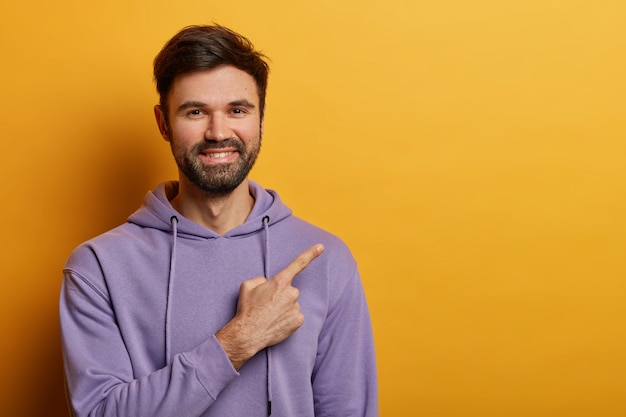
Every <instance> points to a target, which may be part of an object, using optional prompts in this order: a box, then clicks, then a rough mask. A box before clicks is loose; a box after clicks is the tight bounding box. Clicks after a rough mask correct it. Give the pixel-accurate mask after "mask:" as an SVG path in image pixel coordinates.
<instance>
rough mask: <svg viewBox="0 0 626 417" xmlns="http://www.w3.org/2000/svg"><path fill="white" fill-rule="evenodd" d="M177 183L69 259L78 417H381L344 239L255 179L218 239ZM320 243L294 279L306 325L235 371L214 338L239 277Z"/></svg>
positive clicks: (66, 339)
mask: <svg viewBox="0 0 626 417" xmlns="http://www.w3.org/2000/svg"><path fill="white" fill-rule="evenodd" d="M177 187H178V184H177V183H176V182H169V183H164V184H161V185H160V186H159V187H158V188H157V189H155V190H154V191H153V192H149V193H148V194H147V195H146V197H145V200H144V204H143V205H142V207H141V208H139V210H137V211H136V212H135V213H134V214H132V215H131V216H130V217H129V219H128V222H127V223H125V224H123V225H121V226H119V227H117V228H115V229H113V230H111V231H109V232H107V233H104V234H103V235H101V236H98V237H96V238H94V239H92V240H90V241H88V242H86V243H84V244H82V245H80V246H79V247H78V248H77V249H76V250H74V252H73V253H72V254H71V255H70V257H69V259H68V261H67V264H66V266H65V268H64V281H63V288H62V291H61V300H60V318H61V333H62V343H63V357H64V363H65V373H66V378H67V384H68V389H69V394H70V400H71V408H72V410H73V412H74V413H75V415H76V416H80V417H82V416H116V417H123V416H132V417H160V416H176V417H196V416H220V417H236V416H245V417H253V416H267V415H268V413H269V412H270V410H271V415H272V416H276V417H306V416H377V415H378V398H377V377H376V364H375V354H374V345H373V337H372V330H371V323H370V318H369V313H368V309H367V303H366V300H365V295H364V292H363V288H362V285H361V281H360V278H359V273H358V270H357V266H356V263H355V261H354V259H353V258H352V256H351V254H350V252H349V250H348V248H347V247H346V246H345V244H344V243H343V242H341V241H340V240H339V239H338V238H336V237H335V236H333V235H331V234H329V233H327V232H325V231H323V230H321V229H319V228H316V227H314V226H312V225H310V224H308V223H306V222H304V221H302V220H301V219H299V218H297V217H295V216H293V215H292V214H291V210H290V209H289V208H288V207H287V206H285V205H284V204H283V203H282V202H281V201H280V199H279V197H278V195H277V194H276V193H275V192H273V191H271V190H265V189H263V188H261V187H260V186H259V185H258V184H256V183H254V182H250V191H251V193H252V195H253V196H254V197H255V205H254V208H253V210H252V212H251V213H250V215H249V217H248V219H247V220H246V222H245V223H244V224H242V225H241V226H238V227H236V228H234V229H232V230H231V231H229V232H228V233H227V234H225V235H224V236H220V235H218V234H216V233H214V232H212V231H211V230H209V229H207V228H205V227H202V226H200V225H198V224H197V223H194V222H192V221H191V220H189V219H186V218H184V217H183V216H181V215H180V214H179V213H178V212H176V211H175V210H174V209H173V208H172V206H171V204H170V203H169V201H168V198H167V195H168V194H169V195H174V194H175V193H176V192H177ZM316 243H323V244H324V246H325V248H326V250H325V251H324V253H323V254H322V255H320V256H319V257H318V258H317V259H315V260H314V261H313V262H312V263H311V264H310V265H309V266H308V267H307V268H306V269H305V270H304V271H303V272H301V273H300V274H299V275H298V276H297V277H296V278H295V280H294V284H293V285H294V286H295V287H297V288H298V289H299V290H300V298H299V300H298V301H299V303H300V305H301V309H302V312H303V314H304V317H305V322H304V325H303V326H302V327H301V328H299V329H298V330H297V331H296V332H295V333H294V334H292V335H291V336H290V337H289V338H287V339H286V340H285V341H283V342H281V343H279V344H277V345H274V346H272V347H271V348H268V349H265V350H263V351H261V352H259V353H257V354H256V355H255V356H254V357H253V358H252V359H250V360H249V361H248V362H247V363H246V364H245V365H244V366H243V367H242V368H241V369H240V370H239V372H237V371H235V369H234V368H233V366H232V365H231V363H230V361H229V359H228V357H227V356H226V353H225V352H224V350H223V349H222V347H221V345H220V344H219V343H218V342H217V339H216V338H215V336H214V335H215V333H216V332H217V331H218V330H219V329H220V328H221V327H223V326H224V325H225V324H226V323H227V322H228V321H230V319H232V318H233V316H234V314H235V310H236V306H237V299H238V295H239V286H240V284H241V283H242V282H243V281H245V280H247V279H250V278H254V277H257V276H265V277H268V278H269V277H271V276H273V275H274V274H276V273H277V272H278V271H280V270H282V269H283V268H285V267H286V266H287V265H288V264H289V263H290V262H291V261H292V260H293V259H294V258H295V257H296V256H297V255H298V254H299V253H301V252H302V251H303V250H305V249H306V248H308V247H309V246H311V245H313V244H316Z"/></svg>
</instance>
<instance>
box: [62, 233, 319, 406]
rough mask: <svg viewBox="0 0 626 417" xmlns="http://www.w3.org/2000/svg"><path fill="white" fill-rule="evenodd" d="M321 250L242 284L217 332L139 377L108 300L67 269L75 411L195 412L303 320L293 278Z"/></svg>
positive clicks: (67, 350) (65, 317) (68, 353)
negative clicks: (230, 313)
mask: <svg viewBox="0 0 626 417" xmlns="http://www.w3.org/2000/svg"><path fill="white" fill-rule="evenodd" d="M322 250H323V247H322V246H321V245H316V246H313V247H311V248H309V249H308V250H307V251H305V252H303V253H302V254H301V255H300V256H298V257H297V258H296V259H295V260H294V262H293V263H292V264H291V265H289V266H288V267H287V268H286V269H285V270H283V271H281V272H279V273H278V274H277V275H276V276H275V277H274V278H273V279H271V280H265V278H254V279H252V280H249V281H248V282H247V283H244V284H243V285H242V289H241V292H240V300H239V304H238V310H237V314H236V315H235V317H234V318H233V319H232V320H231V322H229V323H228V324H227V325H226V326H224V328H223V329H222V330H220V331H219V332H218V334H217V335H216V336H213V337H210V338H208V339H207V340H205V341H204V342H202V343H201V344H200V345H199V346H197V347H196V348H194V349H193V350H191V351H189V352H185V353H180V354H177V355H174V356H173V358H172V361H171V363H169V364H167V365H166V366H165V367H163V368H162V369H159V370H157V371H155V372H152V373H150V374H149V375H145V376H143V377H140V378H135V376H134V375H133V368H134V366H133V364H132V363H131V361H130V357H129V355H128V352H127V351H126V347H125V344H124V340H123V339H122V336H121V332H120V329H119V328H118V327H117V322H116V318H115V314H114V310H113V306H112V305H111V302H110V300H109V299H108V298H107V296H106V295H105V294H103V293H102V292H101V291H100V290H98V288H97V287H95V286H94V285H93V284H91V283H90V282H89V281H88V280H87V279H86V278H85V277H82V276H80V275H79V274H77V273H76V272H73V271H71V270H67V271H66V272H65V279H64V282H63V288H62V292H61V300H60V317H61V328H62V342H63V353H64V362H65V368H66V378H67V382H68V387H69V392H70V402H71V404H72V409H73V411H74V414H75V416H76V417H83V416H115V417H124V416H133V417H136V416H144V415H149V416H151V417H161V416H162V417H166V416H181V415H184V416H186V417H193V416H199V415H201V414H202V413H203V412H205V411H206V409H207V408H209V407H211V406H212V405H213V403H214V402H215V399H216V398H217V395H218V394H219V392H220V391H221V390H222V389H223V388H224V387H226V386H227V385H228V384H229V383H230V382H231V381H232V380H233V379H234V378H236V377H237V375H238V373H237V372H236V370H235V368H234V367H233V365H234V366H235V367H237V369H238V368H240V367H241V366H242V365H243V363H245V361H247V360H248V359H249V358H250V357H252V356H253V355H254V354H255V353H256V352H258V351H260V350H262V349H263V348H265V347H267V346H270V345H271V344H275V343H278V342H280V341H282V340H284V339H286V338H287V337H289V335H291V334H292V333H293V332H294V331H295V330H296V329H297V328H298V327H299V326H300V325H301V324H302V317H301V316H302V314H301V312H300V310H299V305H298V303H297V295H298V294H297V290H296V289H295V288H293V287H292V286H291V283H292V281H293V278H294V277H295V276H296V275H297V274H298V273H299V272H300V271H302V270H303V269H304V268H306V266H307V265H308V264H309V262H311V261H312V260H313V259H315V258H316V257H317V256H318V255H319V254H320V253H321V252H322ZM294 290H295V292H294ZM270 300H272V301H271V302H270ZM277 300H278V302H277ZM218 337H219V338H220V339H221V340H219V339H218ZM238 355H239V356H238Z"/></svg>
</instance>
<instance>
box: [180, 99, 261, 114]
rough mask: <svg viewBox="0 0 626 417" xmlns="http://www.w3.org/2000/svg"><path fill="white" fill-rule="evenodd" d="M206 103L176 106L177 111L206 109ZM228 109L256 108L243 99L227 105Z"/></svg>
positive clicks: (186, 103) (187, 103)
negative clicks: (197, 108)
mask: <svg viewBox="0 0 626 417" xmlns="http://www.w3.org/2000/svg"><path fill="white" fill-rule="evenodd" d="M206 105H207V104H206V103H204V102H202V101H195V100H189V101H185V102H184V103H183V104H181V105H180V106H178V111H181V110H186V109H190V108H194V107H206ZM228 106H229V107H246V108H248V109H254V108H255V107H256V106H255V105H254V104H253V103H251V102H250V101H248V100H246V99H245V98H242V99H239V100H234V101H231V102H230V103H228Z"/></svg>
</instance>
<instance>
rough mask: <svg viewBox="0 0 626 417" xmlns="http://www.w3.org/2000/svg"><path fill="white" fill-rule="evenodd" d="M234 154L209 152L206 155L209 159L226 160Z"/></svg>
mask: <svg viewBox="0 0 626 417" xmlns="http://www.w3.org/2000/svg"><path fill="white" fill-rule="evenodd" d="M233 153H234V152H208V153H207V154H206V155H207V156H208V157H209V158H225V157H227V156H228V155H230V154H233Z"/></svg>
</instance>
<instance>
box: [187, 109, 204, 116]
mask: <svg viewBox="0 0 626 417" xmlns="http://www.w3.org/2000/svg"><path fill="white" fill-rule="evenodd" d="M187 114H188V115H190V116H198V115H200V114H202V112H201V111H200V110H189V113H187Z"/></svg>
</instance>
